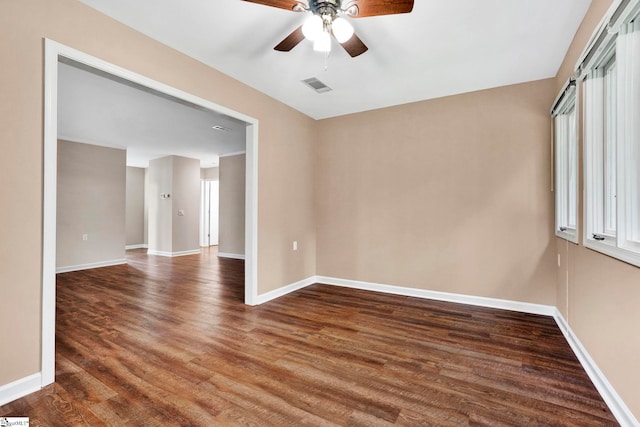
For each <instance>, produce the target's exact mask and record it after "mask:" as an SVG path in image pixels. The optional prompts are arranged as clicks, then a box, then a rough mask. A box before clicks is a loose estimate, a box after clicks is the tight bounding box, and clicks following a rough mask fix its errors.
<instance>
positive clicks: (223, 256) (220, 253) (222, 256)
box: [218, 252, 255, 305]
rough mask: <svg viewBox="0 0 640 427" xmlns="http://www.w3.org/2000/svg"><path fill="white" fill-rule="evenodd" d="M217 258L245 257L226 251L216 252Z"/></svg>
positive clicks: (244, 257)
mask: <svg viewBox="0 0 640 427" xmlns="http://www.w3.org/2000/svg"><path fill="white" fill-rule="evenodd" d="M218 258H231V259H246V256H245V255H243V254H229V253H226V252H218ZM252 305H255V304H252Z"/></svg>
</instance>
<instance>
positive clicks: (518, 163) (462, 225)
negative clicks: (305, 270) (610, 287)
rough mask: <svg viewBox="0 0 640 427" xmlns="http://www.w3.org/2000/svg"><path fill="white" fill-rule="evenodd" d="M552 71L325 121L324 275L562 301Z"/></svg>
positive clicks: (320, 182) (320, 203)
mask: <svg viewBox="0 0 640 427" xmlns="http://www.w3.org/2000/svg"><path fill="white" fill-rule="evenodd" d="M554 91H555V81H554V80H553V79H549V80H544V81H538V82H533V83H526V84H521V85H516V86H509V87H502V88H498V89H492V90H485V91H481V92H474V93H468V94H464V95H458V96H452V97H447V98H441V99H436V100H431V101H425V102H419V103H414V104H407V105H402V106H398V107H393V108H387V109H382V110H377V111H371V112H366V113H360V114H354V115H350V116H344V117H340V118H336V119H329V120H324V121H322V122H321V123H320V125H321V127H320V129H321V131H320V139H321V143H320V144H319V145H318V149H317V158H318V163H317V167H316V170H317V173H316V184H317V202H316V208H317V215H318V267H317V268H318V274H320V275H323V276H330V277H338V278H343V279H353V280H362V281H371V282H377V283H383V284H392V285H401V286H407V287H413V288H420V289H428V290H435V291H444V292H454V293H461V294H466V295H475V296H482V297H493V298H503V299H508V300H515V301H523V302H530V303H541V304H551V305H553V304H555V298H556V295H555V286H554V281H555V270H554V268H553V261H554V258H553V257H554V255H555V245H553V244H552V243H553V240H552V237H551V234H550V233H551V231H552V229H553V223H552V220H553V216H552V193H551V192H550V161H549V158H550V157H549V133H550V131H549V126H550V119H549V114H548V109H549V104H550V102H551V100H552V99H553V96H554V95H555V93H554Z"/></svg>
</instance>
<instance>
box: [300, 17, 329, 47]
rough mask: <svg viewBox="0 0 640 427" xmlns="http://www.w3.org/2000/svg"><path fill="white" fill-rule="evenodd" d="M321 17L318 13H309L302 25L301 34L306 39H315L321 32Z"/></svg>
mask: <svg viewBox="0 0 640 427" xmlns="http://www.w3.org/2000/svg"><path fill="white" fill-rule="evenodd" d="M323 26H324V24H323V22H322V18H321V17H320V16H318V15H311V16H310V17H309V19H307V20H306V21H305V23H304V24H303V25H302V34H304V37H305V38H306V39H308V40H311V41H315V40H316V39H317V38H318V37H320V35H321V34H322V32H323Z"/></svg>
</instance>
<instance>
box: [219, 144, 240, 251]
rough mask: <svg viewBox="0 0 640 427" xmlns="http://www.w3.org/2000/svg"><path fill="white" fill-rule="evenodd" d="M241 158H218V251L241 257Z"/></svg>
mask: <svg viewBox="0 0 640 427" xmlns="http://www.w3.org/2000/svg"><path fill="white" fill-rule="evenodd" d="M246 157H247V156H245V155H244V154H240V155H238V156H228V157H221V158H220V187H219V208H218V218H219V220H218V233H219V234H218V251H219V253H223V254H233V255H244V254H245V252H244V250H245V248H244V238H245V233H244V221H245V182H246V180H245V173H246V167H245V164H246V161H247V160H246Z"/></svg>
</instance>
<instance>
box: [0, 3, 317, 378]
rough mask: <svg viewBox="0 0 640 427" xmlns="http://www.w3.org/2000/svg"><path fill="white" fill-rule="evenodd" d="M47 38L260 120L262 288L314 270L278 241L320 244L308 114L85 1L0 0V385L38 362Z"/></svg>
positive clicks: (307, 254)
mask: <svg viewBox="0 0 640 427" xmlns="http://www.w3.org/2000/svg"><path fill="white" fill-rule="evenodd" d="M44 37H47V38H50V39H53V40H55V41H58V42H60V43H63V44H65V45H68V46H70V47H73V48H75V49H78V50H81V51H84V52H86V53H88V54H91V55H94V56H97V57H99V58H101V59H104V60H106V61H109V62H112V63H115V64H116V65H119V66H122V67H124V68H127V69H129V70H132V71H134V72H137V73H140V74H143V75H145V76H148V77H150V78H152V79H155V80H158V81H161V82H163V83H165V84H168V85H170V86H173V87H176V88H178V89H181V90H184V91H186V92H189V93H193V94H195V95H197V96H200V97H202V98H206V99H208V100H211V101H212V102H215V103H218V104H221V105H224V106H226V107H228V108H231V109H233V110H236V111H239V112H241V113H243V114H246V115H248V116H250V117H254V118H256V119H258V120H259V122H260V127H259V132H260V134H259V153H258V161H259V176H258V180H259V188H258V191H259V194H258V199H259V204H260V205H259V212H258V215H259V217H258V227H259V235H258V242H259V243H258V244H259V247H258V252H259V257H258V282H259V292H260V293H263V292H266V291H269V290H272V289H274V288H278V287H280V286H282V285H283V284H289V283H293V282H296V281H299V280H301V279H303V278H306V277H309V276H312V275H314V274H315V252H314V251H313V250H308V251H298V252H297V253H295V254H294V253H291V252H288V251H283V250H282V241H281V239H284V238H286V239H289V237H290V236H293V235H295V236H298V239H299V240H303V239H304V242H302V243H301V244H303V245H304V247H306V248H314V247H315V224H314V213H313V169H312V166H313V165H312V144H313V142H314V141H315V139H316V136H315V134H314V128H315V125H314V123H313V121H312V120H311V119H310V118H308V117H306V116H304V115H302V114H300V113H298V112H296V111H295V110H293V109H291V108H289V107H287V106H285V105H283V104H281V103H279V102H277V101H275V100H273V99H272V98H269V97H268V96H266V95H264V94H261V93H259V92H257V91H255V90H254V89H251V88H250V87H248V86H246V85H244V84H242V83H240V82H238V81H235V80H233V79H231V78H229V77H228V76H226V75H224V74H222V73H220V72H218V71H216V70H213V69H211V68H210V67H207V66H206V65H204V64H202V63H201V62H198V61H196V60H194V59H191V58H188V57H187V56H185V55H183V54H181V53H179V52H177V51H175V50H173V49H171V48H168V47H167V46H164V45H162V44H160V43H158V42H156V41H153V40H151V39H150V38H148V37H146V36H144V35H142V34H140V33H137V32H135V31H134V30H132V29H130V28H128V27H126V26H124V25H122V24H119V23H117V22H116V21H114V20H112V19H110V18H108V17H106V16H104V15H102V14H100V13H98V12H97V11H95V10H93V9H91V8H89V7H87V6H85V5H83V4H82V3H80V2H79V1H76V0H28V1H2V2H0V56H2V57H3V58H7V60H6V61H3V67H2V79H1V83H0V85H1V87H0V90H1V93H2V97H0V117H2V121H3V126H2V127H0V144H1V145H2V156H0V182H2V183H3V185H2V186H1V188H2V189H1V190H0V191H1V193H0V197H2V201H3V205H5V206H11V207H12V208H11V209H3V210H1V211H0V236H1V237H0V281H1V283H0V301H3V303H5V304H7V305H8V306H11V307H16V308H17V309H16V310H0V325H7V324H11V325H16V327H12V328H6V327H5V328H3V327H0V342H3V343H11V351H4V352H1V353H0V386H2V385H4V384H7V383H9V382H11V381H13V380H16V379H19V378H23V377H25V376H27V375H30V374H33V373H36V372H38V371H39V370H40V322H41V319H40V310H41V308H40V301H41V286H42V282H41V273H42V272H41V267H40V265H41V252H42V249H41V248H42V226H41V224H42V162H43V157H42V149H43V139H42V135H43V128H42V123H43V110H44V109H43V56H44V55H43V53H44V43H43V38H44ZM285 166H286V167H285ZM294 181H295V182H294ZM292 182H293V184H292ZM283 189H286V190H287V191H283ZM292 216H295V219H294V220H292V221H285V220H283V219H282V218H283V217H287V218H290V217H292Z"/></svg>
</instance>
